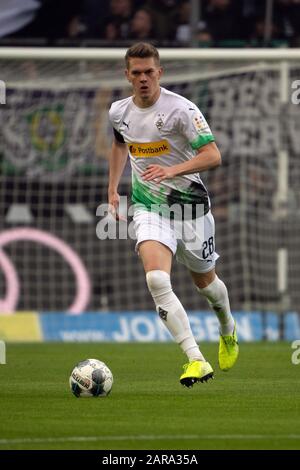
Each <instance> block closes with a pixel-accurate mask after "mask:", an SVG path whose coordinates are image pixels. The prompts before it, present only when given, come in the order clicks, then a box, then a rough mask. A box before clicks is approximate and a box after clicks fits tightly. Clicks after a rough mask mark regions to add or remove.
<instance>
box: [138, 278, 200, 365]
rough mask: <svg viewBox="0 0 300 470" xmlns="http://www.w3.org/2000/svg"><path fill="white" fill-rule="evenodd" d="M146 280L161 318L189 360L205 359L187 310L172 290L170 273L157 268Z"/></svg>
mask: <svg viewBox="0 0 300 470" xmlns="http://www.w3.org/2000/svg"><path fill="white" fill-rule="evenodd" d="M146 280H147V285H148V288H149V291H150V293H151V295H152V297H153V300H154V302H155V305H156V310H157V312H158V314H159V316H160V318H161V319H162V321H163V323H164V324H165V325H166V327H167V328H168V330H169V332H170V333H171V335H172V336H173V338H174V340H175V341H176V343H178V344H179V345H180V347H181V349H182V350H183V352H185V354H186V355H187V357H188V359H189V361H194V360H198V361H205V359H204V357H203V355H202V354H201V352H200V350H199V347H198V345H197V343H196V341H195V338H194V336H193V333H192V330H191V327H190V322H189V319H188V316H187V314H186V311H185V310H184V308H183V306H182V304H181V302H180V301H179V299H178V297H177V296H176V295H175V294H174V292H173V290H172V286H171V281H170V276H169V274H168V273H166V272H165V271H160V270H158V269H156V270H153V271H149V272H148V273H147V274H146Z"/></svg>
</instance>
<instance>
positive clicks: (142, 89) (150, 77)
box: [126, 57, 162, 107]
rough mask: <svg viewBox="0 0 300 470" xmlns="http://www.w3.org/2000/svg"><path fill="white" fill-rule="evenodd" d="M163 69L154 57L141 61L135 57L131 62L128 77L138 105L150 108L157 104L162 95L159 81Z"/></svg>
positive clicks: (127, 71) (127, 72)
mask: <svg viewBox="0 0 300 470" xmlns="http://www.w3.org/2000/svg"><path fill="white" fill-rule="evenodd" d="M161 75H162V68H161V67H160V66H159V65H158V64H157V63H156V62H155V59H154V58H153V57H148V58H145V59H140V58H138V57H133V58H131V59H130V60H129V67H128V69H127V70H126V77H127V79H128V81H129V82H130V83H131V85H132V87H133V93H134V97H135V101H136V104H137V105H138V106H140V107H148V106H151V105H152V104H154V103H155V101H156V100H157V99H158V97H159V94H160V86H159V80H160V77H161Z"/></svg>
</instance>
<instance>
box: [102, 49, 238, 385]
mask: <svg viewBox="0 0 300 470" xmlns="http://www.w3.org/2000/svg"><path fill="white" fill-rule="evenodd" d="M125 61H126V71H125V73H126V77H127V79H128V81H129V82H130V83H131V85H132V88H133V95H132V96H130V97H129V98H125V99H122V100H119V101H116V102H114V103H113V104H112V106H111V108H110V111H109V118H110V122H111V124H112V126H113V130H114V141H113V144H112V150H111V155H110V165H109V166H110V174H109V187H108V201H109V204H110V205H111V208H112V211H113V213H114V214H115V216H116V218H118V205H119V194H118V185H119V181H120V178H121V175H122V173H123V170H124V167H125V164H126V160H127V157H128V154H129V157H130V161H131V167H132V201H133V202H134V208H135V209H134V217H133V220H134V228H135V232H136V238H137V245H136V246H137V251H138V253H139V256H140V258H141V260H142V263H143V266H144V269H145V273H146V282H147V285H148V288H149V291H150V293H151V295H152V298H153V300H154V303H155V305H156V310H157V312H158V314H159V316H160V318H161V319H162V321H163V322H164V324H165V325H166V327H167V328H168V330H169V331H170V333H171V335H172V336H173V338H174V340H175V341H176V342H177V343H178V344H179V345H180V347H181V348H182V350H183V351H184V353H185V354H186V355H187V358H188V363H187V364H185V365H184V366H183V369H184V372H183V374H182V375H181V376H180V382H181V383H182V384H183V385H185V386H187V387H191V386H193V384H194V383H196V382H199V381H200V382H203V381H207V380H208V379H209V378H212V377H213V369H212V367H211V365H210V364H209V362H207V361H206V359H205V358H204V356H203V354H202V353H201V351H200V349H199V347H198V345H197V343H196V341H195V338H194V336H193V334H192V331H191V327H190V323H189V319H188V316H187V314H186V311H185V309H184V307H183V305H182V304H181V302H180V300H179V299H178V298H177V296H176V295H175V293H174V292H173V290H172V285H171V280H170V272H171V264H172V258H173V255H175V254H176V258H177V260H178V261H179V262H181V263H183V264H184V265H185V266H186V267H187V268H188V270H189V271H190V273H191V276H192V279H193V281H194V283H195V285H196V288H197V290H198V292H199V293H200V294H201V295H203V296H205V297H206V298H207V300H208V303H209V305H210V306H211V307H212V309H213V310H214V312H215V313H216V315H217V317H218V319H219V323H220V344H219V366H220V368H221V369H222V370H224V371H227V370H229V369H230V368H231V367H232V366H233V365H234V363H235V362H236V360H237V357H238V351H239V350H238V342H237V334H236V327H235V322H234V319H233V317H232V314H231V311H230V305H229V299H228V292H227V289H226V286H225V284H224V283H223V281H221V279H219V278H218V276H217V275H216V272H215V262H216V260H217V258H218V255H217V253H216V252H215V244H214V235H215V228H214V219H213V216H212V214H211V211H210V200H209V196H208V193H207V190H206V188H205V186H204V184H203V183H202V181H201V179H200V176H199V173H200V172H201V171H206V170H209V169H211V168H215V167H217V166H219V165H220V164H221V156H220V152H219V150H218V148H217V146H216V144H215V139H214V137H213V135H212V133H211V130H210V128H209V126H208V124H207V122H206V120H205V118H204V117H203V115H202V114H201V112H200V111H199V109H198V108H197V106H196V105H195V104H194V103H192V102H190V101H188V100H187V99H185V98H184V97H182V96H180V95H178V94H175V93H173V92H170V91H168V90H166V89H165V88H162V87H161V86H160V78H161V76H162V72H163V71H162V68H161V66H160V58H159V53H158V51H157V49H156V48H155V47H154V46H152V45H151V44H148V43H137V44H134V45H133V46H131V47H130V48H129V49H128V50H127V52H126V56H125ZM173 205H175V207H176V208H177V209H178V207H179V208H183V207H184V208H185V207H186V206H187V208H188V209H189V211H187V212H188V215H187V216H186V217H185V214H184V211H183V214H182V213H181V215H180V216H179V215H178V214H177V215H176V214H175V216H174V213H173V212H169V213H168V214H166V210H165V208H166V207H172V206H173ZM199 207H200V208H201V212H199V211H197V209H198V208H199ZM161 208H162V209H161ZM175 212H176V210H175ZM177 212H178V211H177ZM172 213H173V217H172V216H171V217H169V215H170V214H172ZM167 215H168V216H167ZM180 217H181V218H180ZM195 222H198V223H199V225H197V224H196V226H197V227H200V228H201V230H200V231H199V230H198V229H197V230H195ZM180 224H181V227H183V228H184V230H183V232H184V233H182V232H180V230H179V228H178V227H179V225H180ZM186 233H188V236H186ZM178 234H180V236H178ZM191 235H192V237H191ZM191 240H192V242H191Z"/></svg>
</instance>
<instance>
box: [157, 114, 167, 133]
mask: <svg viewBox="0 0 300 470" xmlns="http://www.w3.org/2000/svg"><path fill="white" fill-rule="evenodd" d="M164 116H165V115H164V114H159V115H158V120H157V121H156V123H155V125H156V127H157V129H158V130H159V131H160V130H161V129H162V128H163V126H164V121H163V117H164Z"/></svg>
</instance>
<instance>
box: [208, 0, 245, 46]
mask: <svg viewBox="0 0 300 470" xmlns="http://www.w3.org/2000/svg"><path fill="white" fill-rule="evenodd" d="M203 15H204V18H203V19H204V21H205V22H206V25H207V30H208V32H209V33H210V35H211V37H212V38H213V40H214V41H215V42H217V43H218V42H220V41H227V40H235V39H239V38H240V31H239V25H240V18H239V14H238V10H237V9H236V8H235V5H234V2H233V0H209V2H208V4H207V6H206V8H205V9H204V12H203Z"/></svg>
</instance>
